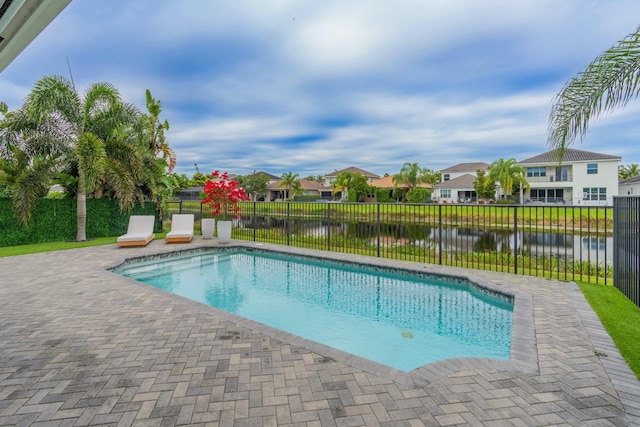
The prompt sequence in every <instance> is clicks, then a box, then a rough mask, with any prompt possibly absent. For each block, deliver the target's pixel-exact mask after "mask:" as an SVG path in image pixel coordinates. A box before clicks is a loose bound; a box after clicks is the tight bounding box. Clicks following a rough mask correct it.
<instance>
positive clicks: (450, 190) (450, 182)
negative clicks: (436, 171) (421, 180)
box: [432, 162, 489, 203]
mask: <svg viewBox="0 0 640 427" xmlns="http://www.w3.org/2000/svg"><path fill="white" fill-rule="evenodd" d="M478 170H483V171H488V170H489V164H487V163H483V162H476V163H460V164H457V165H455V166H451V167H449V168H446V169H443V170H442V171H440V174H441V182H439V183H437V184H436V185H434V186H433V197H432V198H433V199H434V200H437V201H438V202H440V203H473V202H476V201H477V198H478V197H477V195H476V190H475V189H474V187H473V183H474V182H475V180H476V177H477V176H478V173H477V172H478Z"/></svg>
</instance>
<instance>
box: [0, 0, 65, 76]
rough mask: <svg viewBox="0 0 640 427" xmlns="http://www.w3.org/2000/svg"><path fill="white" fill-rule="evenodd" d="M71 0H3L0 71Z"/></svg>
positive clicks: (1, 3)
mask: <svg viewBox="0 0 640 427" xmlns="http://www.w3.org/2000/svg"><path fill="white" fill-rule="evenodd" d="M69 3H71V0H0V72H2V71H3V70H4V69H5V68H6V67H7V66H8V65H9V64H10V63H11V61H13V60H14V59H15V58H16V57H17V56H18V55H19V54H20V52H22V51H23V50H24V48H25V47H27V46H28V45H29V43H31V42H32V41H33V39H35V38H36V36H37V35H38V34H40V32H41V31H42V30H44V28H45V27H46V26H47V25H49V23H50V22H51V21H53V19H54V18H55V17H56V16H57V15H58V14H59V13H60V12H61V11H62V10H63V9H64V8H65V7H66V6H67V5H68V4H69Z"/></svg>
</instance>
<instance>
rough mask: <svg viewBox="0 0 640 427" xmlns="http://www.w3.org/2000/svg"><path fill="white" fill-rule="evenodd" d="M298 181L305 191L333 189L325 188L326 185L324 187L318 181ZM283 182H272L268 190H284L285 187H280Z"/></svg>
mask: <svg viewBox="0 0 640 427" xmlns="http://www.w3.org/2000/svg"><path fill="white" fill-rule="evenodd" d="M298 181H300V186H301V187H302V189H303V190H327V189H331V187H325V186H324V185H322V184H321V183H319V182H316V181H308V180H306V179H299V180H298ZM281 182H282V180H281V179H280V180H278V181H276V182H271V183H269V184H268V185H267V190H283V189H284V187H280V183H281Z"/></svg>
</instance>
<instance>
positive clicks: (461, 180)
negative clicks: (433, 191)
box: [435, 173, 476, 188]
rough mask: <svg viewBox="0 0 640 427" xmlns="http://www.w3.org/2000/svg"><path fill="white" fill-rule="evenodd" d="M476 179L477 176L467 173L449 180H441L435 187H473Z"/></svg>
mask: <svg viewBox="0 0 640 427" xmlns="http://www.w3.org/2000/svg"><path fill="white" fill-rule="evenodd" d="M475 180H476V176H474V175H471V174H468V173H466V174H464V175H462V176H459V177H457V178H453V179H450V180H449V181H443V182H439V183H437V184H436V185H435V188H473V183H474V182H475Z"/></svg>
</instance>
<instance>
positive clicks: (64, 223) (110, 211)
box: [0, 198, 162, 247]
mask: <svg viewBox="0 0 640 427" xmlns="http://www.w3.org/2000/svg"><path fill="white" fill-rule="evenodd" d="M130 215H155V217H156V225H155V227H156V230H155V231H160V230H162V226H161V224H160V222H159V220H158V214H157V212H156V210H155V205H154V204H153V203H145V205H144V206H141V205H139V204H138V205H135V206H134V207H133V209H132V210H131V212H125V213H123V212H120V208H119V207H118V202H117V201H115V200H111V199H87V239H92V238H97V237H111V236H120V235H122V234H124V233H126V231H127V225H128V224H129V216H130ZM75 238H76V199H40V200H39V201H38V205H37V207H36V211H35V212H34V215H33V217H32V220H31V222H30V224H29V227H28V228H24V227H22V226H21V225H19V224H18V222H17V220H16V217H15V215H14V213H13V209H12V207H11V199H8V198H0V247H3V246H16V245H26V244H30V243H42V242H57V241H64V240H73V239H75Z"/></svg>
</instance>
